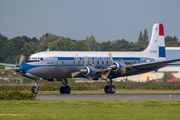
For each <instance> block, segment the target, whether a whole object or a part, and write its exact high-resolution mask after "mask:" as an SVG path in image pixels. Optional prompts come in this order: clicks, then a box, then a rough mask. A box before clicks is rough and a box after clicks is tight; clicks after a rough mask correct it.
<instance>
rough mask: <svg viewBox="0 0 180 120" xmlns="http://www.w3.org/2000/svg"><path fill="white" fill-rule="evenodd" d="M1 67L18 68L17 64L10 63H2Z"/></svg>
mask: <svg viewBox="0 0 180 120" xmlns="http://www.w3.org/2000/svg"><path fill="white" fill-rule="evenodd" d="M0 65H3V66H9V67H16V66H17V64H9V63H0Z"/></svg>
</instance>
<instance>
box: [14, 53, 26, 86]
mask: <svg viewBox="0 0 180 120" xmlns="http://www.w3.org/2000/svg"><path fill="white" fill-rule="evenodd" d="M24 59H25V57H24V55H21V56H20V59H19V64H18V65H17V66H16V67H15V68H14V70H15V71H16V72H17V73H18V74H19V81H20V84H21V83H23V79H22V77H21V75H20V74H21V73H22V71H21V64H22V63H23V61H24Z"/></svg>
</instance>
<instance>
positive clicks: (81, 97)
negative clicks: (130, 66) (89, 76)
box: [36, 94, 180, 100]
mask: <svg viewBox="0 0 180 120" xmlns="http://www.w3.org/2000/svg"><path fill="white" fill-rule="evenodd" d="M36 99H37V100H180V94H37V96H36Z"/></svg>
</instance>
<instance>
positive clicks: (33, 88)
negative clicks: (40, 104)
mask: <svg viewBox="0 0 180 120" xmlns="http://www.w3.org/2000/svg"><path fill="white" fill-rule="evenodd" d="M31 91H32V93H33V94H38V86H37V80H34V86H33V87H32V89H31Z"/></svg>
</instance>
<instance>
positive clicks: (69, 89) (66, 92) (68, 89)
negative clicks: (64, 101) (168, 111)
mask: <svg viewBox="0 0 180 120" xmlns="http://www.w3.org/2000/svg"><path fill="white" fill-rule="evenodd" d="M64 90H65V94H70V93H71V88H70V87H69V86H66V87H65V89H64Z"/></svg>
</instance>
